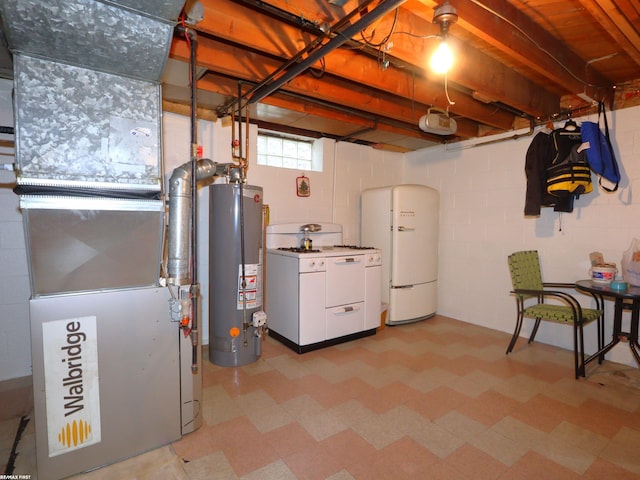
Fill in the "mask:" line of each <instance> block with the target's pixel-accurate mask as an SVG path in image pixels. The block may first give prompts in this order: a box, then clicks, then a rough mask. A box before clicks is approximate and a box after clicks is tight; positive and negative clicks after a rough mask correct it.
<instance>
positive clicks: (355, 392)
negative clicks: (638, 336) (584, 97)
mask: <svg viewBox="0 0 640 480" xmlns="http://www.w3.org/2000/svg"><path fill="white" fill-rule="evenodd" d="M508 340H509V335H507V334H505V333H501V332H495V331H492V330H488V329H486V328H482V327H478V326H474V325H470V324H466V323H463V322H460V321H456V320H452V319H449V318H445V317H440V316H438V317H435V318H432V319H429V320H427V321H424V322H420V323H416V324H411V325H403V326H397V327H387V328H384V329H382V330H381V331H379V332H378V334H377V335H375V336H372V337H367V338H364V339H360V340H356V341H353V342H349V343H345V344H342V345H338V346H334V347H330V348H327V349H323V350H318V351H315V352H309V353H306V354H303V355H297V354H295V353H294V352H292V351H291V350H289V349H287V348H286V347H284V346H282V345H281V344H279V343H278V342H276V341H275V340H273V339H271V338H268V339H266V341H265V342H264V348H263V355H262V357H261V358H260V360H259V361H257V362H255V363H253V364H251V365H247V366H244V367H238V368H223V367H218V366H215V365H213V364H211V363H209V362H207V361H205V364H204V371H203V402H204V407H203V415H204V422H203V426H202V427H201V428H200V429H199V430H197V431H196V432H194V433H192V434H189V435H187V436H185V437H183V438H182V439H181V440H180V441H178V442H175V443H173V444H172V445H167V446H165V447H162V448H159V449H157V450H154V451H152V452H149V453H147V454H143V455H139V456H137V457H134V458H131V459H128V460H125V461H123V462H120V463H117V464H115V465H111V466H108V467H104V468H101V469H98V470H96V471H93V472H90V473H87V474H82V475H77V476H74V477H72V478H73V480H106V479H109V480H110V479H149V480H152V479H153V480H155V479H159V478H162V479H179V480H182V479H185V480H187V479H189V480H200V479H214V480H219V479H220V480H222V479H229V480H234V479H241V480H254V479H255V480H269V479H277V480H289V479H291V480H295V479H300V480H316V479H318V480H319V479H331V480H347V479H366V480H375V479H381V480H388V479H393V480H402V479H417V478H428V479H430V480H439V479H446V480H497V479H499V480H520V479H536V480H539V479H544V480H554V479H562V480H571V479H576V478H584V479H593V480H596V479H597V480H601V479H616V480H625V479H637V478H640V455H639V454H638V452H640V388H639V385H640V382H639V381H638V379H639V378H640V375H638V369H635V368H630V367H625V366H620V365H616V364H609V363H605V364H604V365H602V366H597V365H596V366H590V368H589V377H588V378H587V379H586V380H584V379H583V380H578V381H576V380H574V379H573V367H572V354H571V353H570V352H568V351H566V350H562V349H558V348H554V347H549V346H545V345H542V344H532V345H529V346H527V344H526V340H525V339H521V340H520V342H519V343H518V344H517V345H516V348H515V351H514V353H513V354H511V355H509V356H506V355H505V354H504V351H505V348H506V345H507V343H508ZM204 357H205V358H207V357H206V355H204ZM18 420H19V419H18ZM14 423H17V422H15V421H14ZM32 425H33V422H30V423H29V425H28V426H27V430H26V432H25V434H24V435H23V440H22V441H21V444H20V448H19V456H18V460H17V462H16V469H15V470H14V473H15V474H28V475H30V478H31V479H35V478H37V473H36V471H35V467H34V466H33V456H34V454H33V431H32V428H33V427H32ZM8 431H10V421H8V420H7V421H4V422H1V423H0V434H1V435H2V437H6V436H7V432H8ZM12 439H13V437H12ZM2 442H3V443H0V452H3V453H4V452H6V443H7V442H6V441H5V440H4V439H3V440H2ZM4 458H5V457H0V468H2V469H4V466H3V465H2V462H4V461H5V460H4ZM0 473H1V472H0Z"/></svg>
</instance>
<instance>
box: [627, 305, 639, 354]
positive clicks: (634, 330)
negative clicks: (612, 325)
mask: <svg viewBox="0 0 640 480" xmlns="http://www.w3.org/2000/svg"><path fill="white" fill-rule="evenodd" d="M639 317H640V300H634V301H633V305H632V306H631V326H630V328H629V348H631V352H632V353H633V356H634V357H636V363H637V364H638V365H640V354H639V353H638V350H637V349H638V348H640V345H638V319H639Z"/></svg>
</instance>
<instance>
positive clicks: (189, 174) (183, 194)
mask: <svg viewBox="0 0 640 480" xmlns="http://www.w3.org/2000/svg"><path fill="white" fill-rule="evenodd" d="M228 165H229V164H217V163H216V162H214V161H213V160H210V159H208V158H203V159H200V160H198V161H197V162H196V181H198V180H207V179H210V178H213V177H215V176H223V175H225V174H226V171H227V167H228ZM192 166H193V162H191V161H189V162H187V163H185V164H183V165H180V166H179V167H177V168H176V169H175V170H174V171H173V173H172V174H171V179H170V180H169V231H168V237H169V238H168V242H169V245H168V259H167V274H168V283H169V284H170V285H188V284H190V283H192V281H194V278H193V277H192V271H191V269H190V264H189V261H190V258H191V256H190V247H189V230H190V225H189V224H190V222H191V218H190V214H191V211H192V197H191V191H192V187H193V183H194V182H192V178H193V171H192V168H191V167H192Z"/></svg>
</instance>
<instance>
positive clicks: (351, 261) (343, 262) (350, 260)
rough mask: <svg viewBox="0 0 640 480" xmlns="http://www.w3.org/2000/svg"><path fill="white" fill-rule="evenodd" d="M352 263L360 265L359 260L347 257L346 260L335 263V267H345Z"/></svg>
mask: <svg viewBox="0 0 640 480" xmlns="http://www.w3.org/2000/svg"><path fill="white" fill-rule="evenodd" d="M352 263H360V260H358V259H356V258H354V257H347V258H343V259H341V260H336V261H335V264H336V265H345V264H352Z"/></svg>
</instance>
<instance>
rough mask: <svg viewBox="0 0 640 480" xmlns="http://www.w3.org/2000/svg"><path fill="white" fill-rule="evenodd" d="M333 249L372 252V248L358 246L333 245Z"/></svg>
mask: <svg viewBox="0 0 640 480" xmlns="http://www.w3.org/2000/svg"><path fill="white" fill-rule="evenodd" d="M334 247H335V248H350V249H351V250H373V247H359V246H358V245H334Z"/></svg>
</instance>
